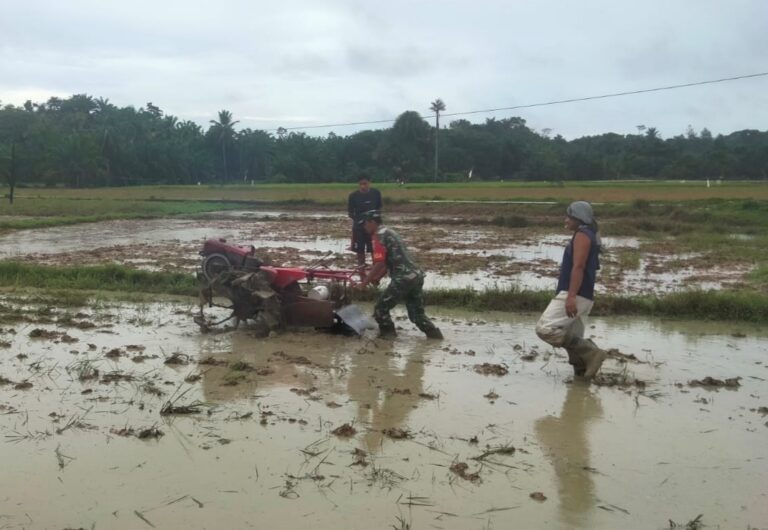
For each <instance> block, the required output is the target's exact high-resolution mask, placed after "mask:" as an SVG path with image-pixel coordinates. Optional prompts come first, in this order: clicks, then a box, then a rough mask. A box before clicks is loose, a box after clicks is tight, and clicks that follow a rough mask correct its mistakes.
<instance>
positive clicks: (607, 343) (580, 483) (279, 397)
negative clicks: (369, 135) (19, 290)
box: [0, 300, 768, 529]
mask: <svg viewBox="0 0 768 530" xmlns="http://www.w3.org/2000/svg"><path fill="white" fill-rule="evenodd" d="M0 302H5V301H4V300H0ZM9 303H10V302H9ZM29 305H30V307H31V306H33V305H34V304H33V303H32V302H30V304H29ZM4 307H7V304H5V303H0V308H4ZM95 307H96V308H95V309H93V308H90V307H85V308H76V309H69V310H66V311H65V310H63V309H59V308H56V307H53V308H49V310H48V311H46V312H45V315H46V321H45V322H40V321H39V320H37V317H36V315H38V314H39V313H40V312H39V311H37V312H36V311H29V312H27V313H23V314H22V318H21V319H20V320H19V319H17V320H14V321H12V322H10V323H7V322H4V323H3V325H2V328H1V329H0V340H2V341H4V342H5V343H7V344H8V345H7V347H5V348H3V349H2V350H0V440H1V441H2V443H0V461H2V462H3V472H2V475H0V517H1V518H0V526H2V527H4V528H92V527H95V528H118V527H119V528H147V527H148V526H150V525H153V526H154V527H157V528H214V527H215V528H222V527H226V528H249V527H254V528H264V527H269V528H275V529H280V528H300V527H304V526H306V525H307V524H309V523H308V522H309V521H311V524H312V525H314V526H316V527H318V528H356V527H359V523H360V521H361V519H362V518H365V521H366V525H365V526H366V527H370V528H389V527H392V526H395V527H396V528H401V527H405V526H404V524H407V525H410V528H414V529H417V528H446V529H454V528H455V529H466V528H477V529H482V528H510V527H525V528H544V527H546V528H563V529H566V528H567V529H570V528H594V529H614V528H638V529H640V528H642V529H646V528H667V527H669V520H673V521H678V522H679V521H683V522H684V521H689V520H693V519H694V518H695V517H696V516H697V515H698V514H702V518H701V519H700V522H701V523H702V524H703V525H709V526H711V527H713V528H716V527H720V528H761V527H764V526H765V524H766V521H768V511H766V506H768V504H766V502H765V498H766V495H768V490H767V489H766V483H765V476H768V443H766V442H768V425H766V417H765V411H766V408H765V405H766V398H767V397H768V396H766V392H768V386H766V379H768V333H767V332H766V331H765V330H764V329H761V328H760V327H756V326H750V325H732V324H718V323H705V324H698V323H685V322H674V323H669V322H663V321H652V320H642V319H635V320H630V319H597V318H595V319H592V320H590V323H589V327H588V330H587V333H588V335H589V336H591V337H592V338H593V339H594V340H595V342H597V343H598V344H600V345H601V346H604V347H613V348H616V351H615V352H613V353H612V355H611V356H610V357H609V359H608V360H607V361H606V362H605V365H604V368H603V371H602V375H601V378H603V379H605V380H612V381H617V382H621V381H624V382H627V381H633V382H637V381H642V384H640V385H638V384H624V385H622V384H615V385H601V384H593V385H587V384H583V383H581V382H579V381H573V380H572V376H571V371H570V367H569V365H568V364H567V362H566V359H565V357H564V355H563V354H562V352H561V351H558V350H552V349H550V348H548V347H546V346H545V345H542V344H541V343H540V342H539V341H538V339H537V338H536V336H535V333H534V331H533V327H534V323H535V317H534V316H525V315H514V316H510V315H501V314H496V315H494V314H483V315H482V319H480V318H479V315H473V314H462V313H456V312H445V311H440V310H437V309H434V308H428V311H429V313H430V314H432V315H434V316H435V317H436V320H437V321H438V324H439V325H440V327H441V328H442V330H443V332H444V334H445V336H446V339H445V340H444V341H443V342H442V343H440V342H435V341H427V340H425V339H424V338H423V335H422V334H420V333H419V332H418V331H417V330H415V329H414V328H413V327H412V326H411V325H410V324H409V323H408V322H407V321H403V320H398V321H397V322H399V325H400V327H401V328H402V329H400V330H398V332H399V333H398V338H397V339H396V340H395V341H380V340H377V339H375V338H373V336H370V337H363V338H356V337H341V336H334V335H328V334H323V333H318V332H314V331H311V330H302V331H297V332H294V333H284V334H279V335H275V336H272V337H269V338H266V339H257V338H255V337H253V336H252V335H251V334H250V333H249V330H248V329H247V328H243V329H239V330H237V331H229V332H219V333H216V332H214V333H209V334H205V335H203V334H200V333H199V331H198V329H197V326H196V325H195V324H194V323H193V321H192V314H193V313H194V310H195V308H194V307H192V306H191V305H190V306H185V305H179V304H175V303H164V302H157V303H152V304H143V305H134V304H116V303H104V302H100V303H99V304H98V305H97V306H95ZM31 308H32V309H34V308H33V307H31ZM369 309H370V308H367V310H369ZM76 313H81V318H80V320H82V319H87V320H88V321H89V322H92V323H93V324H94V327H91V328H87V329H81V328H79V327H77V326H75V325H74V322H77V321H78V319H74V318H73V316H74V314H76ZM398 315H399V316H402V313H398ZM2 316H3V315H0V317H2ZM27 318H28V320H25V319H27ZM33 319H34V320H35V322H34V323H33V322H30V321H29V320H33ZM35 329H40V330H41V331H40V332H36V333H35V334H34V335H35V336H34V337H33V336H30V334H31V333H30V332H31V331H33V330H35ZM64 335H67V336H70V337H72V338H74V339H77V341H76V342H71V343H68V342H64V341H62V340H60V338H61V337H63V336H64ZM115 350H117V351H118V352H119V354H118V355H113V356H107V355H106V354H107V353H109V352H112V351H115ZM470 352H471V353H470ZM531 352H536V353H537V354H536V355H534V356H532V357H531ZM138 355H141V356H143V357H145V358H144V359H143V362H141V363H135V362H133V357H135V356H138ZM169 359H176V361H175V362H173V363H168V362H167V361H168V360H169ZM484 365H487V366H500V367H505V368H506V369H507V373H505V374H502V373H498V374H497V375H484V374H482V373H477V372H476V370H475V367H476V366H484ZM734 378H741V379H739V380H738V382H739V386H738V387H733V388H728V387H719V386H715V388H712V389H710V388H707V387H699V386H689V382H691V381H694V380H698V381H709V382H714V381H723V382H725V381H727V380H730V379H734ZM23 383H28V384H29V386H26V388H16V385H18V384H23ZM422 396H430V398H429V399H427V398H425V397H422ZM724 484H727V485H728V487H724V486H723V485H724ZM536 501H538V502H536Z"/></svg>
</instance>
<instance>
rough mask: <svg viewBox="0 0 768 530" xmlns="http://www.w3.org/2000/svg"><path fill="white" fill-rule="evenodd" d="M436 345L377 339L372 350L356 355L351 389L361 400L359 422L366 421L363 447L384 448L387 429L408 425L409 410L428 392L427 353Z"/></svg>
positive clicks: (353, 398) (370, 449)
mask: <svg viewBox="0 0 768 530" xmlns="http://www.w3.org/2000/svg"><path fill="white" fill-rule="evenodd" d="M431 346H434V345H430V344H429V343H428V342H427V341H425V340H417V341H416V342H414V343H412V344H410V345H405V344H403V342H402V341H377V343H376V347H375V348H373V349H372V350H371V353H370V354H364V355H355V356H354V357H353V358H352V365H351V370H350V375H349V383H348V393H349V398H350V400H351V401H353V402H355V403H356V404H357V414H356V418H355V420H356V422H358V423H361V424H366V425H367V429H366V433H365V435H363V437H362V443H363V449H364V450H366V451H368V452H378V451H381V449H382V446H383V443H384V438H385V434H384V431H386V430H387V429H395V428H397V429H406V419H407V417H408V414H409V413H410V412H411V410H413V409H414V408H416V406H417V403H418V401H419V400H420V399H422V398H420V397H419V394H421V393H423V392H424V388H423V385H424V383H423V378H424V354H425V353H426V352H427V351H428V349H429V348H430V347H431Z"/></svg>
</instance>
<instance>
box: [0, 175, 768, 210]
mask: <svg viewBox="0 0 768 530" xmlns="http://www.w3.org/2000/svg"><path fill="white" fill-rule="evenodd" d="M374 186H375V187H376V188H378V189H379V190H381V191H382V193H383V195H384V200H385V203H386V202H387V201H389V200H393V201H400V200H433V199H438V200H477V201H505V200H511V201H514V200H538V201H541V200H562V201H565V202H568V201H573V200H590V201H593V202H606V203H607V202H623V203H630V202H632V201H638V200H643V201H649V202H650V201H685V200H699V199H714V198H718V197H720V198H729V199H752V200H762V201H765V200H768V183H767V182H765V181H727V182H723V183H722V184H720V185H717V186H712V187H711V188H707V187H706V182H704V181H689V182H680V181H644V182H637V181H635V182H629V181H625V182H622V181H579V182H576V181H568V182H562V183H552V182H519V181H518V182H510V181H507V182H499V181H495V182H454V183H436V184H434V183H413V184H408V185H406V186H398V185H397V184H391V183H381V182H374ZM356 187H357V186H356V182H349V183H327V184H256V185H253V186H251V185H226V186H221V185H208V186H131V187H121V188H78V189H70V188H52V189H47V188H36V189H25V188H19V189H17V190H16V192H17V196H18V197H19V198H20V199H21V198H24V197H29V196H38V197H64V198H102V199H120V200H148V199H157V200H185V201H195V200H202V201H206V200H217V201H231V200H240V201H243V200H244V201H253V202H276V201H314V202H316V203H321V204H322V203H325V204H344V203H346V200H347V196H348V195H349V193H350V192H351V191H353V190H354V189H356ZM1 191H2V188H0V192H1ZM638 206H639V207H643V206H645V204H644V203H642V202H639V203H638Z"/></svg>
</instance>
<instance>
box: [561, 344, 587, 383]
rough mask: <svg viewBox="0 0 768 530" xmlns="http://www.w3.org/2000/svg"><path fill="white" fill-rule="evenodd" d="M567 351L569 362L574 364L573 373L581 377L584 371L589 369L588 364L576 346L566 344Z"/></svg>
mask: <svg viewBox="0 0 768 530" xmlns="http://www.w3.org/2000/svg"><path fill="white" fill-rule="evenodd" d="M565 351H567V352H568V364H570V365H571V366H573V375H576V376H579V377H581V376H583V375H584V372H585V371H586V370H587V366H586V364H584V360H583V359H582V358H581V357H580V356H579V354H578V353H577V352H576V350H575V349H574V348H571V347H569V346H566V347H565Z"/></svg>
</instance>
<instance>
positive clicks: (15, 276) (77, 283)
mask: <svg viewBox="0 0 768 530" xmlns="http://www.w3.org/2000/svg"><path fill="white" fill-rule="evenodd" d="M0 287H16V288H20V287H32V288H37V289H53V290H64V289H66V290H73V289H74V290H92V291H101V290H103V291H124V292H127V293H134V292H141V293H162V294H179V295H190V296H192V295H196V294H197V280H196V279H195V278H194V277H193V276H192V275H190V274H182V273H171V272H147V271H139V270H135V269H129V268H127V267H123V266H120V265H98V266H91V267H46V266H44V265H28V264H23V263H17V262H13V261H2V262H0Z"/></svg>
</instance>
